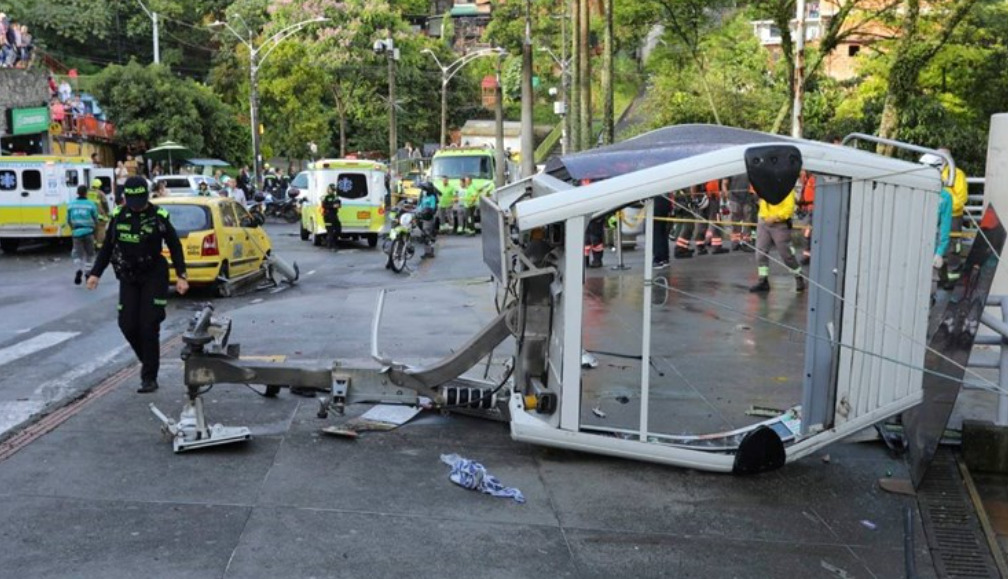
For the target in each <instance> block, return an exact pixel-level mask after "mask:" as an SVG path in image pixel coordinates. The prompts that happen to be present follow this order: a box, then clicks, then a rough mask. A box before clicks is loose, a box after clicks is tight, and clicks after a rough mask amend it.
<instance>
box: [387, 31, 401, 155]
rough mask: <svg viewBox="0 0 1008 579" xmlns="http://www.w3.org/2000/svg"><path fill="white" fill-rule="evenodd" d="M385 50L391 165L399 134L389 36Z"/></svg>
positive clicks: (392, 50) (393, 50)
mask: <svg viewBox="0 0 1008 579" xmlns="http://www.w3.org/2000/svg"><path fill="white" fill-rule="evenodd" d="M385 42H386V45H385V50H386V52H387V53H388V99H389V137H388V139H389V167H390V168H391V167H392V163H393V162H394V161H395V156H396V153H397V152H398V151H399V136H398V135H397V134H396V110H395V109H396V107H395V105H396V101H395V89H396V86H395V82H396V78H395V76H396V69H395V61H396V58H395V57H396V54H395V52H396V48H395V45H394V44H393V42H392V39H391V38H389V39H388V40H386V41H385Z"/></svg>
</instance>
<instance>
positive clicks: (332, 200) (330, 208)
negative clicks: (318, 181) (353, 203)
mask: <svg viewBox="0 0 1008 579" xmlns="http://www.w3.org/2000/svg"><path fill="white" fill-rule="evenodd" d="M341 206H342V203H341V202H340V198H339V195H337V194H336V193H334V192H332V191H330V192H327V193H326V194H325V196H324V197H322V219H323V220H324V221H325V226H326V247H329V248H330V249H333V248H335V247H336V238H337V237H339V236H340V233H342V230H343V226H342V224H341V223H340V220H339V210H340V207H341Z"/></svg>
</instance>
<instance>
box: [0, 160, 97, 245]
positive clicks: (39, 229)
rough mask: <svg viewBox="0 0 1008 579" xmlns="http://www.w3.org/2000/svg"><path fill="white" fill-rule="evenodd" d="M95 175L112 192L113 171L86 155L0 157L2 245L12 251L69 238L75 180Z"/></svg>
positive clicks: (83, 182)
mask: <svg viewBox="0 0 1008 579" xmlns="http://www.w3.org/2000/svg"><path fill="white" fill-rule="evenodd" d="M93 179H100V180H101V181H102V185H103V187H102V189H103V190H104V189H105V184H106V183H107V184H108V185H107V186H108V187H109V190H107V191H105V193H106V195H109V194H111V193H112V190H111V188H112V187H113V186H114V185H115V172H114V170H113V169H102V168H96V167H95V166H94V165H93V164H92V163H91V161H90V160H89V159H86V158H84V157H51V156H10V157H0V250H3V252H4V253H8V254H11V253H15V252H16V251H17V249H18V246H20V245H21V243H22V242H26V241H29V240H44V239H61V238H64V237H66V238H69V237H70V233H71V231H70V227H69V226H68V225H67V223H66V218H67V213H66V210H67V204H68V203H70V202H71V201H73V200H74V199H76V198H77V186H78V185H88V186H90V184H91V181H92V180H93ZM107 202H108V198H107V197H106V203H107Z"/></svg>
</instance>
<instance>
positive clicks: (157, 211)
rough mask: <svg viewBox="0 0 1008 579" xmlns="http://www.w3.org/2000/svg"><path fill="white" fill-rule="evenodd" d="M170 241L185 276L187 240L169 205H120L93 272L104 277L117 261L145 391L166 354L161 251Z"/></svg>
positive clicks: (122, 318) (122, 315) (123, 323)
mask: <svg viewBox="0 0 1008 579" xmlns="http://www.w3.org/2000/svg"><path fill="white" fill-rule="evenodd" d="M162 243H164V244H166V245H167V246H168V250H169V252H170V253H171V258H172V264H173V265H174V267H175V273H176V275H178V276H179V277H180V278H185V274H186V266H185V259H184V256H183V253H182V243H181V242H180V241H179V238H178V234H177V233H176V232H175V228H174V227H173V226H172V224H171V221H170V220H169V217H168V211H167V210H165V209H164V208H160V207H157V206H155V205H151V204H148V205H147V207H146V208H145V209H141V210H133V209H130V208H129V207H127V206H123V207H117V208H116V209H115V210H114V211H113V213H112V219H111V221H110V222H109V227H108V233H107V235H106V237H105V244H104V245H103V246H102V248H101V251H100V252H99V253H98V257H97V259H96V260H95V264H94V267H93V268H92V269H91V272H90V273H89V274H88V275H89V276H90V275H94V276H98V277H101V274H102V272H104V271H105V268H106V267H107V266H108V265H109V263H110V262H111V263H112V268H113V269H114V270H115V274H116V277H117V278H119V329H120V330H121V331H122V333H123V336H124V337H125V338H126V341H127V342H129V345H130V346H131V347H132V348H133V351H134V352H135V353H136V355H137V358H139V359H140V362H141V363H142V365H143V367H142V369H141V371H140V380H141V383H142V386H141V390H142V391H145V392H147V391H152V390H154V389H156V388H157V375H158V367H159V365H160V356H161V340H160V336H159V334H160V330H161V322H162V321H164V319H165V305H166V304H167V303H168V262H167V260H165V258H164V256H163V255H161V245H162Z"/></svg>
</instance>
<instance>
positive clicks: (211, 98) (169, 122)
mask: <svg viewBox="0 0 1008 579" xmlns="http://www.w3.org/2000/svg"><path fill="white" fill-rule="evenodd" d="M93 86H94V91H95V96H97V97H98V99H99V100H100V101H101V103H102V107H103V108H104V109H105V112H106V114H107V115H108V116H109V119H110V120H111V121H112V122H114V123H115V125H116V139H117V140H118V141H119V142H120V143H122V144H124V145H125V144H137V145H140V146H145V147H146V146H152V145H154V144H157V143H158V142H160V141H163V140H173V141H177V142H179V143H182V144H183V145H185V146H187V147H189V148H190V149H192V150H193V151H194V152H196V153H199V154H200V155H204V156H209V157H219V158H221V159H224V160H227V161H232V162H234V161H238V160H240V159H243V158H245V157H246V156H247V154H248V150H249V146H248V134H247V131H243V130H242V127H241V125H239V124H238V123H237V119H236V118H235V114H234V112H233V110H232V109H231V108H230V107H228V106H227V105H225V104H224V103H223V102H221V101H220V99H219V98H217V96H216V95H214V94H213V92H212V91H211V90H210V89H209V88H207V87H205V86H202V85H199V84H197V83H195V82H193V81H192V80H188V79H182V78H179V77H176V76H174V75H173V74H172V73H171V71H170V70H169V69H168V68H166V67H164V66H158V65H148V66H141V65H140V64H138V63H137V62H136V61H130V63H129V64H127V65H125V66H118V65H113V66H109V67H108V68H106V69H105V70H104V71H102V72H101V74H99V75H98V76H97V77H96V78H95V79H94V85H93Z"/></svg>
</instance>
